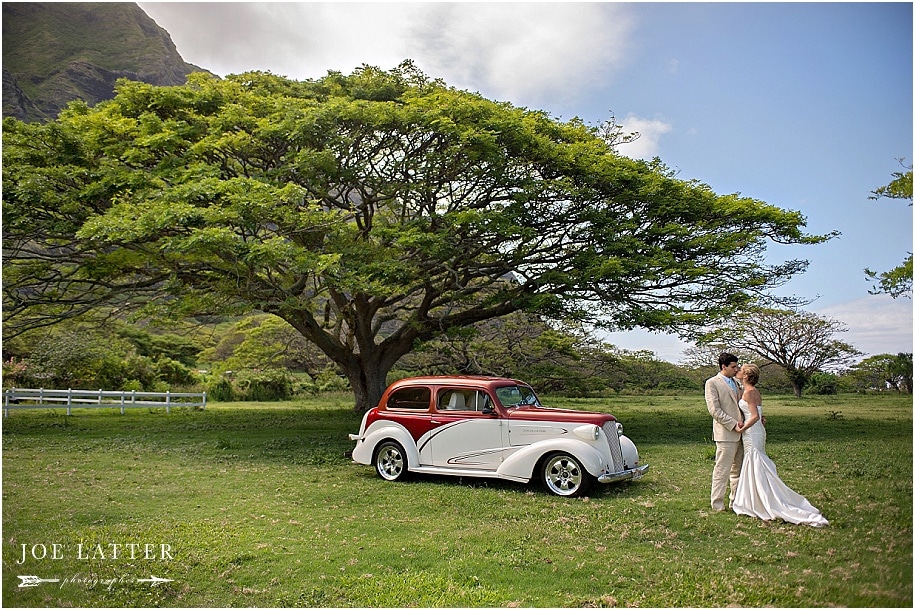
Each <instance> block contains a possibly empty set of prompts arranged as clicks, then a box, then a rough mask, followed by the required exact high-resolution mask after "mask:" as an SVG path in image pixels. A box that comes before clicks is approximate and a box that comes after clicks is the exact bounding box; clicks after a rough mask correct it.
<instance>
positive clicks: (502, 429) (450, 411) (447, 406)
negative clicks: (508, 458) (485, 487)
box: [429, 387, 508, 470]
mask: <svg viewBox="0 0 915 610" xmlns="http://www.w3.org/2000/svg"><path fill="white" fill-rule="evenodd" d="M436 400H437V402H436V409H435V412H434V413H433V415H432V430H431V433H430V438H429V449H430V453H431V458H432V464H433V465H434V466H440V467H443V468H456V469H473V470H496V469H497V468H498V467H499V465H500V464H501V463H502V457H503V448H504V443H505V441H506V440H507V438H508V428H507V426H506V420H504V419H502V418H501V417H500V416H499V415H498V413H497V412H496V411H495V410H494V409H493V408H492V407H493V402H492V398H491V397H490V396H489V395H488V394H487V393H486V391H485V390H482V389H473V388H455V387H451V388H442V389H440V390H439V392H438V394H437V396H436Z"/></svg>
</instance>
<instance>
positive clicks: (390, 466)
mask: <svg viewBox="0 0 915 610" xmlns="http://www.w3.org/2000/svg"><path fill="white" fill-rule="evenodd" d="M378 471H379V472H380V473H381V476H383V477H384V478H386V479H394V478H396V477H397V476H398V475H399V474H400V473H401V472H402V471H403V456H402V455H401V454H400V451H398V450H397V448H396V447H385V448H384V449H382V450H381V453H379V454H378Z"/></svg>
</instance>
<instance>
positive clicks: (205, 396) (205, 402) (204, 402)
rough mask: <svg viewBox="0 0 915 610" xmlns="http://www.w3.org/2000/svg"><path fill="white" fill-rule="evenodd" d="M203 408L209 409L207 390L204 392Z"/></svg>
mask: <svg viewBox="0 0 915 610" xmlns="http://www.w3.org/2000/svg"><path fill="white" fill-rule="evenodd" d="M203 410H204V411H206V410H207V393H206V392H204V393H203Z"/></svg>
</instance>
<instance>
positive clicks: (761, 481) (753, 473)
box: [731, 399, 829, 527]
mask: <svg viewBox="0 0 915 610" xmlns="http://www.w3.org/2000/svg"><path fill="white" fill-rule="evenodd" d="M738 404H739V406H740V410H741V411H742V412H743V415H744V419H747V418H749V417H750V406H749V405H748V404H747V403H746V401H745V400H743V399H741V400H740V402H739V403H738ZM759 417H760V419H761V418H762V405H760V407H759ZM731 508H732V509H733V510H734V512H735V513H737V514H739V515H750V516H751V517H759V518H760V519H764V520H766V521H768V520H770V519H783V520H785V521H787V522H789V523H797V524H802V525H812V526H814V527H822V526H824V525H829V521H827V520H826V519H825V518H824V517H823V515H822V514H820V511H818V510H817V509H816V508H814V506H813V505H812V504H810V502H808V501H807V498H805V497H804V496H802V495H800V494H799V493H797V492H795V491H794V490H792V489H791V488H790V487H788V486H787V485H785V483H784V482H783V481H782V480H781V479H780V478H779V477H778V472H776V470H775V462H773V461H772V460H771V459H770V458H769V456H768V455H766V428H765V427H764V426H763V425H762V421H757V422H756V423H755V424H753V425H752V426H750V427H749V428H747V430H746V431H745V432H744V433H743V466H742V468H741V471H740V481H739V482H738V483H737V491H736V492H735V493H734V499H733V501H732V502H731Z"/></svg>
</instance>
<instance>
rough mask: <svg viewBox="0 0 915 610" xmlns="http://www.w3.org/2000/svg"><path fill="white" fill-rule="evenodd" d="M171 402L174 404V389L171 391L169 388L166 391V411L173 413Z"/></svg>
mask: <svg viewBox="0 0 915 610" xmlns="http://www.w3.org/2000/svg"><path fill="white" fill-rule="evenodd" d="M171 404H172V391H171V390H167V391H166V392H165V412H166V413H171V412H172V407H171Z"/></svg>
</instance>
